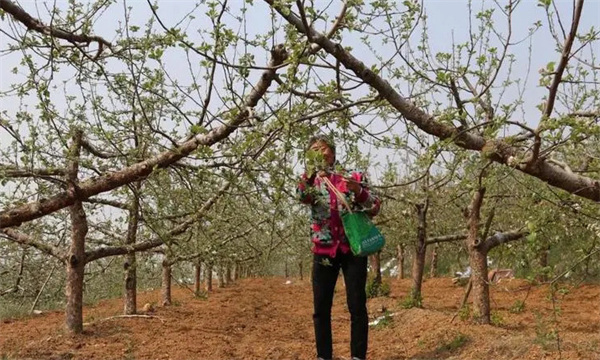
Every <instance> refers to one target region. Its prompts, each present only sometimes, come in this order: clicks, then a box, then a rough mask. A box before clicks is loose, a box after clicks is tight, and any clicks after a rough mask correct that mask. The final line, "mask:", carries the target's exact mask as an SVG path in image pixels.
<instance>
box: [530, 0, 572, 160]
mask: <svg viewBox="0 0 600 360" xmlns="http://www.w3.org/2000/svg"><path fill="white" fill-rule="evenodd" d="M583 2H584V0H578V1H577V5H576V7H575V10H574V12H573V21H572V23H571V30H570V31H569V36H568V37H567V38H566V39H565V43H564V45H563V49H562V53H561V57H560V62H559V63H558V67H557V68H556V73H555V74H554V78H553V79H552V84H551V85H550V92H549V94H548V101H546V106H545V107H544V113H543V118H542V121H540V124H539V126H538V128H537V131H536V136H535V140H534V142H533V150H532V155H531V159H530V160H529V162H530V163H533V162H534V161H536V160H537V159H538V157H539V155H540V148H541V146H542V139H541V137H540V132H541V131H542V130H543V124H544V123H545V121H544V119H548V118H550V116H551V115H552V110H553V109H554V102H555V101H556V95H558V86H559V85H560V83H561V81H562V77H563V74H564V72H565V69H566V68H567V63H568V62H569V59H570V58H571V48H572V47H573V41H575V37H577V28H578V27H579V20H580V19H581V11H582V10H583Z"/></svg>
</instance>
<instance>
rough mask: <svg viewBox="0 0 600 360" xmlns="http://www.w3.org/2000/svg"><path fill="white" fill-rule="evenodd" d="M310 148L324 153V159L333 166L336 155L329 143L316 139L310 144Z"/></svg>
mask: <svg viewBox="0 0 600 360" xmlns="http://www.w3.org/2000/svg"><path fill="white" fill-rule="evenodd" d="M310 150H313V151H316V152H318V153H320V154H321V155H323V159H325V161H326V162H327V165H329V166H331V165H333V163H334V162H335V155H334V154H333V150H331V148H330V147H329V145H327V143H326V142H325V141H323V140H319V141H316V142H315V143H314V144H312V145H311V146H310Z"/></svg>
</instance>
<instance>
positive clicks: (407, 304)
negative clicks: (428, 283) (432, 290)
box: [400, 294, 423, 309]
mask: <svg viewBox="0 0 600 360" xmlns="http://www.w3.org/2000/svg"><path fill="white" fill-rule="evenodd" d="M400 306H401V307H402V308H403V309H412V308H421V307H423V298H422V297H421V296H420V295H418V296H414V295H412V294H411V295H407V296H406V297H405V298H404V299H403V300H402V302H401V303H400Z"/></svg>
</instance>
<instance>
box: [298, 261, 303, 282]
mask: <svg viewBox="0 0 600 360" xmlns="http://www.w3.org/2000/svg"><path fill="white" fill-rule="evenodd" d="M298 272H299V275H300V281H302V280H304V265H303V264H302V261H300V262H298Z"/></svg>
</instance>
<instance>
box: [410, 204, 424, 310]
mask: <svg viewBox="0 0 600 360" xmlns="http://www.w3.org/2000/svg"><path fill="white" fill-rule="evenodd" d="M415 209H416V211H417V239H416V244H415V256H414V258H413V266H412V280H413V285H412V289H411V292H410V297H411V299H412V301H413V304H415V305H418V304H421V298H422V297H421V288H422V285H423V272H424V269H425V255H426V254H427V210H428V209H429V199H426V200H425V203H423V204H415Z"/></svg>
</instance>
